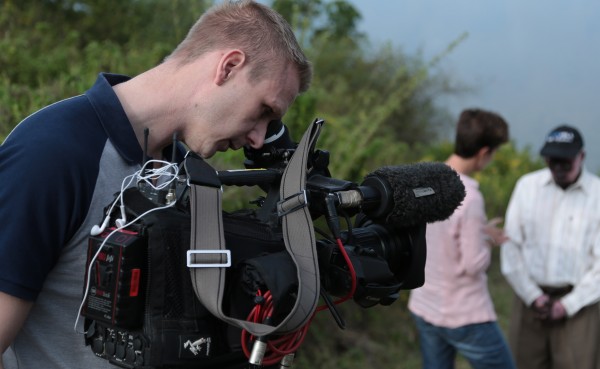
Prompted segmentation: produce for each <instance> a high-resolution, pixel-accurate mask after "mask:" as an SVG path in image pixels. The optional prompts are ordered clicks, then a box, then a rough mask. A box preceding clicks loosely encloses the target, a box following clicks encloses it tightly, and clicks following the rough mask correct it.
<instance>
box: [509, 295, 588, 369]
mask: <svg viewBox="0 0 600 369" xmlns="http://www.w3.org/2000/svg"><path fill="white" fill-rule="evenodd" d="M509 344H510V348H511V350H512V352H513V357H514V359H515V361H516V364H517V367H518V368H520V369H600V354H599V350H600V304H599V303H596V304H593V305H589V306H586V307H585V308H583V309H581V310H580V311H579V312H578V313H577V314H575V315H574V316H572V317H570V318H567V319H565V320H561V321H551V322H550V321H543V320H540V319H539V317H538V315H537V313H536V312H535V311H534V310H533V309H531V308H530V307H528V306H526V305H525V304H524V303H523V302H522V301H521V299H519V298H518V297H515V301H514V304H513V313H512V316H511V320H510V332H509Z"/></svg>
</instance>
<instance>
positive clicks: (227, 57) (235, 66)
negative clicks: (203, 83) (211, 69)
mask: <svg viewBox="0 0 600 369" xmlns="http://www.w3.org/2000/svg"><path fill="white" fill-rule="evenodd" d="M245 63H246V54H244V52H243V51H241V50H238V49H234V50H229V51H227V52H226V53H225V54H223V56H222V57H221V59H220V60H219V64H218V65H217V71H216V74H215V80H214V81H215V83H216V84H217V85H219V86H221V85H222V84H223V83H225V81H227V80H228V79H230V78H231V77H232V75H233V74H235V73H237V72H238V71H239V70H240V68H242V67H243V66H244V65H245Z"/></svg>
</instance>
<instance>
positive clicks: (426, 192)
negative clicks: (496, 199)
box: [337, 162, 466, 227]
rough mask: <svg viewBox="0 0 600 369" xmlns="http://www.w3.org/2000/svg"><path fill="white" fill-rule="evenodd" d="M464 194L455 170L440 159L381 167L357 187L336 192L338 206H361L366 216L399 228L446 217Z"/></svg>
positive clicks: (454, 208) (461, 199)
mask: <svg viewBox="0 0 600 369" xmlns="http://www.w3.org/2000/svg"><path fill="white" fill-rule="evenodd" d="M465 194H466V193H465V186H464V185H463V183H462V181H461V179H460V176H459V175H458V173H457V172H455V171H454V170H453V169H452V168H450V167H449V166H448V165H446V164H444V163H440V162H427V163H417V164H406V165H397V166H386V167H381V168H379V169H376V170H375V171H373V172H371V173H369V174H368V175H367V176H366V177H365V179H364V181H363V182H362V183H361V185H360V186H358V188H356V189H352V190H347V191H339V192H337V196H338V203H339V206H340V207H342V208H352V207H359V206H360V207H361V210H362V211H363V213H365V215H367V216H368V217H370V218H373V219H377V220H379V221H384V222H385V223H388V224H390V225H392V226H400V227H403V226H412V225H417V224H421V223H433V222H437V221H441V220H445V219H448V218H449V217H450V215H452V213H454V210H456V208H457V207H458V206H459V205H460V204H461V203H462V201H463V199H464V198H465Z"/></svg>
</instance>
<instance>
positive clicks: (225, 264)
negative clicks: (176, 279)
mask: <svg viewBox="0 0 600 369" xmlns="http://www.w3.org/2000/svg"><path fill="white" fill-rule="evenodd" d="M195 254H204V255H206V254H212V255H213V256H212V257H203V258H202V259H205V260H206V262H204V263H196V262H194V261H195V260H196V259H198V258H197V257H194V256H193V255H195ZM219 254H220V255H225V256H226V258H225V261H221V260H222V259H223V257H222V256H217V255H219ZM210 259H212V260H213V261H210ZM217 260H218V261H217ZM230 266H231V250H188V251H187V267H188V268H229V267H230Z"/></svg>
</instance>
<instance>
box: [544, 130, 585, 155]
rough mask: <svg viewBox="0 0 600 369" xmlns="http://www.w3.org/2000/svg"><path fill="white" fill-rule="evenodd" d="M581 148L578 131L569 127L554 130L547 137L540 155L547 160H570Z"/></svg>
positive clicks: (581, 141)
mask: <svg viewBox="0 0 600 369" xmlns="http://www.w3.org/2000/svg"><path fill="white" fill-rule="evenodd" d="M582 148H583V138H582V137H581V134H580V133H579V131H578V130H577V129H576V128H574V127H571V126H567V125H562V126H558V127H556V128H554V129H553V130H552V131H551V132H550V133H549V134H548V136H546V141H545V143H544V147H542V150H540V155H542V156H544V157H548V158H560V159H572V158H574V157H575V156H576V155H577V154H578V153H579V152H580V151H581V149H582Z"/></svg>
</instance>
